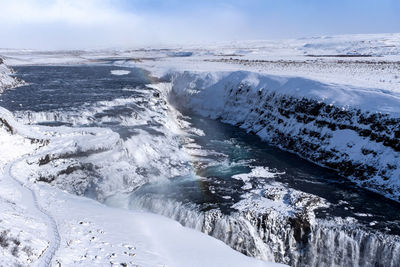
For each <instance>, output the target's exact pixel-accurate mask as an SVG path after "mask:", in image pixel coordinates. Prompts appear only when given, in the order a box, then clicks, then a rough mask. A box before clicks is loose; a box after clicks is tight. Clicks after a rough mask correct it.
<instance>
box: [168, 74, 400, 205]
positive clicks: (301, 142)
mask: <svg viewBox="0 0 400 267" xmlns="http://www.w3.org/2000/svg"><path fill="white" fill-rule="evenodd" d="M164 78H165V79H169V80H171V82H172V84H173V87H172V97H171V98H172V99H173V100H174V101H175V102H177V103H178V105H181V106H183V107H185V108H189V109H191V110H193V111H194V112H197V113H199V114H201V115H204V116H208V117H211V118H217V119H221V120H222V121H224V122H227V123H230V124H234V125H239V126H240V127H242V128H245V129H247V130H248V131H249V132H253V133H256V134H257V135H259V136H260V137H261V138H262V139H264V140H266V141H268V142H270V143H272V144H275V145H277V146H279V147H281V148H283V149H285V150H289V151H292V152H295V153H297V154H298V155H300V156H302V157H304V158H307V159H309V160H311V161H313V162H315V163H318V164H320V165H323V166H327V167H330V168H333V169H336V170H338V171H340V172H341V173H342V174H344V175H345V176H348V177H350V178H351V179H352V180H353V181H355V182H357V183H358V184H359V185H360V186H362V187H365V188H367V189H370V190H373V191H376V192H378V193H380V194H383V195H385V196H387V197H389V198H391V199H394V200H396V201H400V164H399V162H400V161H399V156H400V153H399V152H400V97H399V96H398V95H397V94H395V93H392V92H388V91H384V90H379V89H375V90H374V89H363V88H357V87H350V86H342V85H333V84H323V83H320V82H316V81H312V80H308V79H304V78H294V77H282V76H270V75H261V74H256V73H252V72H245V71H237V72H214V73H210V72H175V73H171V74H169V75H167V76H165V77H164Z"/></svg>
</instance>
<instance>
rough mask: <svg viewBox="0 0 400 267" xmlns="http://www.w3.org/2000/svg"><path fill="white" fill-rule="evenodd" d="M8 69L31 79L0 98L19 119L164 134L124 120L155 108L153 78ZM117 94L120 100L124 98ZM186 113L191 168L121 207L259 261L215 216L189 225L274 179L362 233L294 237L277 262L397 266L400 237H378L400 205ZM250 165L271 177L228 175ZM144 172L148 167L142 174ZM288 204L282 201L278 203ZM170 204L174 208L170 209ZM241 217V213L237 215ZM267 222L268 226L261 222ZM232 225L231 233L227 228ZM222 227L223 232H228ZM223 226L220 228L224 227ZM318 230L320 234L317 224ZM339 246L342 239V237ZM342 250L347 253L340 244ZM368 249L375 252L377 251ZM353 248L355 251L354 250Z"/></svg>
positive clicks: (390, 230) (394, 221) (389, 229)
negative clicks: (166, 220)
mask: <svg viewBox="0 0 400 267" xmlns="http://www.w3.org/2000/svg"><path fill="white" fill-rule="evenodd" d="M115 69H118V70H129V71H130V73H129V74H127V75H112V74H111V71H112V70H115ZM15 70H16V71H17V76H18V77H20V78H22V79H23V80H25V81H26V82H28V83H29V85H27V86H23V87H19V88H16V89H14V90H9V91H6V92H5V93H3V94H2V95H0V105H1V106H3V107H5V108H7V109H8V110H10V111H12V112H14V113H15V114H16V115H17V116H18V117H20V118H21V119H22V120H25V121H26V122H31V123H39V124H46V125H53V126H57V125H70V126H100V127H107V128H111V129H112V130H113V131H116V132H118V133H119V134H120V136H121V139H124V140H127V139H129V138H135V136H139V135H140V133H141V131H145V132H146V133H147V134H148V135H150V136H157V137H161V138H162V137H163V136H164V133H163V132H162V131H161V130H160V129H161V128H160V127H159V124H160V123H161V122H160V120H157V119H155V117H156V116H155V115H154V116H153V115H152V116H149V118H148V119H147V121H145V124H141V125H131V124H129V123H126V121H127V120H129V119H131V117H136V116H139V117H140V116H141V115H142V114H144V113H146V112H148V110H151V111H152V112H154V110H153V109H155V108H157V107H158V106H157V104H156V105H155V106H151V107H149V105H148V103H150V102H151V100H152V98H159V97H160V96H159V94H158V92H156V91H154V92H153V91H150V92H148V91H149V90H151V89H149V88H146V87H145V84H148V83H151V82H152V81H153V79H151V78H150V77H149V76H148V73H146V72H145V71H143V70H140V69H127V68H120V67H118V68H117V67H113V66H108V65H97V66H94V65H93V66H92V65H88V66H24V67H15ZM116 99H119V102H115V100H116ZM121 99H125V100H126V101H121ZM128 100H129V101H128ZM113 101H114V102H115V103H114V102H113ZM160 101H162V100H160ZM103 102H107V103H114V104H113V105H111V106H109V107H107V108H103V109H99V108H98V106H99V103H103ZM94 107H96V108H94ZM160 109H161V106H160ZM88 114H89V115H88ZM151 114H152V113H151ZM184 115H185V117H184V118H183V119H184V120H185V121H186V122H187V123H190V124H191V126H190V127H191V128H193V129H200V130H201V131H202V132H203V134H199V135H196V134H190V135H189V136H190V138H191V141H190V142H189V143H188V142H186V143H185V142H183V141H182V149H188V151H191V152H190V153H192V155H191V160H190V161H188V162H187V163H185V165H188V166H191V168H192V169H193V173H192V174H191V175H187V174H185V175H182V176H179V175H174V177H168V178H171V179H170V180H169V181H167V182H166V181H165V180H162V181H160V182H157V181H154V180H152V182H151V183H147V184H145V185H144V186H141V187H140V188H139V189H137V190H134V191H133V192H130V193H128V194H127V193H126V192H125V193H124V194H121V195H123V197H121V195H118V194H116V198H118V199H120V200H119V201H125V202H127V203H128V204H127V205H126V206H127V207H130V208H142V209H146V210H150V211H153V212H157V213H160V214H164V215H166V216H170V217H173V218H174V219H177V220H178V221H180V222H181V223H182V224H184V225H186V226H189V227H194V228H196V229H199V230H201V231H204V232H207V233H208V234H211V235H213V236H215V237H217V238H219V239H221V240H223V241H224V242H226V243H227V244H228V245H230V246H232V247H233V248H235V249H237V250H239V251H241V252H243V253H246V254H248V255H252V256H259V257H263V255H261V256H260V252H258V251H259V250H260V251H261V250H262V249H261V248H257V249H258V250H257V249H255V248H254V246H257V245H254V244H250V245H248V246H249V247H248V248H247V247H246V245H245V244H242V243H240V244H239V245H238V244H237V241H235V240H233V237H234V235H232V236H230V237H229V239H228V238H227V237H226V236H225V233H217V232H218V231H216V228H217V223H215V221H213V223H214V226H209V225H208V226H209V227H211V228H212V227H214V228H212V229H211V230H210V229H208V230H207V229H206V230H205V227H204V225H205V224H207V220H206V219H204V218H205V217H202V220H203V222H202V224H203V226H198V225H197V224H196V223H197V222H194V223H193V221H195V220H196V217H195V216H194V215H193V214H210V212H212V211H218V212H219V214H222V215H218V216H219V217H221V216H226V218H231V217H232V218H233V219H232V220H236V219H237V220H239V219H238V218H239V217H240V216H241V215H238V214H239V213H238V209H237V206H235V204H237V203H238V202H240V201H242V200H243V199H245V198H246V197H248V198H250V197H254V195H257V194H260V192H262V190H261V191H257V192H255V191H254V189H255V188H258V189H260V188H261V189H262V188H263V186H269V188H270V187H271V182H276V183H279V184H280V185H282V186H283V187H284V188H289V189H293V190H296V191H299V192H305V193H308V194H311V195H314V196H318V197H321V198H322V199H324V200H325V201H326V203H327V204H328V205H329V207H326V206H325V207H319V208H317V209H316V210H315V217H316V218H317V219H321V220H325V221H328V222H329V221H335V220H337V218H341V219H343V220H344V221H346V220H347V221H349V225H348V227H349V228H350V229H351V227H352V226H351V225H352V224H353V222H357V227H356V228H362V231H363V232H362V238H361V237H360V236H361V234H360V233H359V232H354V231H358V229H352V230H351V231H353V232H351V234H349V231H348V230H346V231H344V230H342V229H341V230H335V231H337V232H335V233H332V234H330V237H331V238H332V243H335V242H336V243H335V244H333V245H332V247H330V248H329V249H333V251H331V250H329V249H328V248H327V249H326V251H324V250H323V249H322V248H318V251H317V248H315V247H313V246H312V245H310V244H311V243H313V242H314V241H315V240H314V239H315V238H318V237H315V236H312V237H310V238H309V239H310V240H309V241H307V242H308V243H310V244H308V245H307V244H304V243H307V242H304V241H299V240H298V239H296V241H293V240H292V241H293V242H299V243H301V246H299V247H298V248H297V250H296V251H295V250H294V249H293V248H283V249H282V248H279V249H280V250H282V251H283V252H282V251H279V252H277V251H276V250H277V249H275V250H274V249H272V250H274V251H272V252H271V253H272V254H274V259H275V260H277V261H280V262H285V263H289V264H291V265H293V266H344V264H351V265H354V266H356V265H360V266H395V265H394V263H396V262H394V261H391V262H390V257H392V258H393V255H395V253H397V252H398V253H400V250H399V247H400V246H399V245H398V244H397V243H394V244H393V243H388V244H387V246H386V247H385V240H384V239H385V238H386V237H387V238H389V237H390V238H391V240H392V239H393V240H397V238H398V236H399V235H400V204H398V203H396V202H393V201H390V200H387V199H385V198H383V197H381V196H379V195H377V194H375V193H372V192H369V191H366V190H363V189H360V188H357V187H355V186H354V184H352V183H351V182H349V181H348V180H346V179H345V178H342V177H340V176H338V175H337V174H336V173H335V172H333V171H330V170H327V169H324V168H321V167H319V166H317V165H315V164H312V163H309V162H307V161H306V160H303V159H301V158H299V157H297V156H295V155H292V154H290V153H287V152H283V151H281V150H279V149H277V148H274V147H271V146H269V145H268V144H267V143H265V142H262V141H261V140H260V139H259V138H258V137H256V136H253V135H250V134H247V133H246V132H245V131H244V130H242V129H239V128H237V127H234V126H231V125H227V124H224V123H221V122H219V121H215V120H210V119H207V118H203V117H199V116H196V115H194V114H184ZM164 156H165V157H169V156H171V155H164ZM167 167H168V166H167ZM256 167H257V168H262V169H264V170H267V172H270V173H272V174H275V175H273V177H272V176H271V177H269V176H268V177H263V175H259V176H260V177H252V178H250V179H248V181H247V180H243V179H234V178H233V177H232V176H234V175H240V174H246V173H249V172H251V170H252V169H253V168H256ZM170 168H171V169H173V168H175V166H173V165H172V163H171V166H170ZM160 170H162V169H160ZM161 172H162V171H161ZM143 173H149V172H148V171H147V170H144V171H143ZM135 175H137V174H135ZM266 181H267V182H266ZM272 185H273V184H272ZM92 197H93V196H92ZM110 199H111V200H110V202H113V204H114V205H115V203H119V202H118V201H115V200H114V199H113V198H110ZM121 199H125V200H121ZM157 201H161V206H160V204H157ZM285 201H286V200H285V199H283V202H285ZM167 202H168V203H172V204H170V205H169V206H168V205H166V204H165V203H167ZM286 202H287V201H286ZM157 205H158V206H157ZM167 209H171V210H172V209H173V211H168V210H167ZM261 215H262V214H261ZM182 216H192V217H193V216H194V217H193V218H189V219H190V220H192V222H188V219H187V218H186V219H183V218H182ZM230 216H231V217H230ZM257 216H259V215H255V216H254V218H256V217H257ZM288 216H290V214H289V215H288ZM199 218H200V217H199ZM349 218H352V219H349ZM242 219H243V218H241V217H240V220H242ZM199 220H200V219H199ZM213 220H214V219H213ZM229 220H231V219H229ZM267 224H268V222H267ZM196 225H197V226H196ZM264 227H267V226H265V225H264ZM276 227H277V228H284V227H286V226H285V225H277V226H276ZM346 227H347V225H344V228H346ZM308 228H309V227H308ZM311 228H312V229H311V230H309V231H310V232H311V234H310V235H312V234H314V232H315V231H317V230H318V229H317V227H315V228H313V227H311ZM229 229H230V230H229V231H232V227H229ZM316 229H317V230H316ZM225 230H226V231H228V228H227V229H225ZM225 230H224V228H222V230H221V231H222V232H223V231H225ZM265 231H266V230H265V229H264V230H263V233H262V234H260V236H261V239H262V238H264V239H263V240H264V243H265V244H264V245H265V246H266V247H271V246H272V247H273V244H270V242H271V241H270V240H267V239H266V238H265V237H262V236H264V235H265ZM290 231H293V230H291V229H289V230H288V233H289V232H290ZM319 231H325V230H320V229H319ZM341 231H342V232H341ZM376 231H378V232H379V237H376V238H375V236H374V238H372V237H371V235H374V233H375V232H376ZM344 233H347V234H349V235H350V236H351V238H353V239H352V243H343V244H341V243H340V242H341V239H340V236H343V235H344ZM319 235H321V236H320V237H319V238H320V239H321V238H323V237H322V236H323V235H322V234H319ZM241 238H242V237H241ZM244 238H246V237H244ZM351 238H350V237H349V238H347V239H351ZM382 238H383V239H382ZM312 240H314V241H312ZM286 241H287V240H286ZM284 242H285V240H283V241H282V243H284ZM318 242H324V240H317V241H315V242H314V243H315V244H314V246H316V247H318V246H320V243H318ZM327 242H328V241H327ZM343 242H348V240H346V241H343ZM357 242H359V243H360V244H357ZM362 242H364V243H365V244H364V243H362ZM244 243H246V242H244ZM361 243H362V244H361ZM349 244H350V245H354V246H356V247H357V246H359V247H360V248H358V249H359V250H360V251H361V252H360V253H358V254H357V253H355V252H351V253H350V252H346V253H347V254H349V256H346V255H347V254H346V253H344V254H346V255H344V254H343V255H342V256H339V258H340V257H343V258H345V257H348V258H349V259H346V260H342V259H339V260H338V259H336V258H334V259H332V261H326V260H325V259H321V260H318V261H315V262H314V261H313V260H311V259H310V257H311V256H314V257H317V255H315V254H317V253H320V254H321V258H323V257H325V258H326V257H328V258H329V257H334V256H332V255H331V256H330V255H329V254H330V253H333V252H334V251H336V249H337V248H339V247H344V246H350V245H349ZM306 245H307V246H306ZM282 246H285V245H282ZM304 246H305V247H304ZM352 249H354V248H352ZM345 250H346V251H348V250H351V249H349V248H345ZM355 250H357V248H356V249H355ZM367 250H371V253H367V254H368V255H367V256H365V255H366V252H365V251H367ZM304 251H306V252H304ZM338 251H339V249H338ZM373 251H375V252H373ZM376 251H377V252H376ZM307 253H308V254H307ZM373 253H377V254H379V256H377V255H375V254H373ZM354 254H357V255H356V256H354ZM310 255H311V256H310ZM266 257H267V256H266ZM368 257H371V258H368ZM380 257H381V258H382V259H381V258H380ZM384 257H387V258H388V257H389V262H387V263H386V264H385V263H384V264H379V261H383V258H384Z"/></svg>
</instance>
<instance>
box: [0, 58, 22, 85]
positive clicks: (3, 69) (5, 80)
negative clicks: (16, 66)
mask: <svg viewBox="0 0 400 267" xmlns="http://www.w3.org/2000/svg"><path fill="white" fill-rule="evenodd" d="M11 74H13V69H12V68H10V67H8V66H7V65H5V64H4V61H3V59H2V58H1V57H0V93H2V92H4V91H5V90H7V89H10V88H13V87H16V86H20V85H23V84H24V82H23V81H22V80H20V79H18V78H15V77H11V76H10V75H11Z"/></svg>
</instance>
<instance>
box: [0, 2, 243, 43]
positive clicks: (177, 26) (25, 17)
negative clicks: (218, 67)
mask: <svg viewBox="0 0 400 267" xmlns="http://www.w3.org/2000/svg"><path fill="white" fill-rule="evenodd" d="M0 10H1V11H0V34H1V36H3V37H2V38H1V39H0V47H14V48H42V49H60V48H67V49H72V48H95V47H111V46H112V47H132V46H140V45H150V44H154V45H160V44H169V43H182V42H204V41H215V40H223V39H226V40H227V39H234V38H236V37H235V36H237V35H238V31H240V30H243V31H245V30H246V29H248V28H250V27H249V25H248V24H247V21H246V18H245V17H244V16H243V14H241V12H239V11H238V10H235V9H233V8H230V7H226V6H219V7H212V6H208V7H204V8H197V9H196V10H191V11H188V10H185V11H184V12H183V11H182V12H174V13H168V12H166V13H163V12H162V10H157V12H149V11H143V10H141V11H138V10H136V9H135V8H134V6H133V7H132V6H131V7H129V8H128V7H126V6H124V1H122V0H114V1H111V0H69V1H67V0H12V1H10V0H0ZM135 10H136V11H135ZM4 36H7V37H6V38H4Z"/></svg>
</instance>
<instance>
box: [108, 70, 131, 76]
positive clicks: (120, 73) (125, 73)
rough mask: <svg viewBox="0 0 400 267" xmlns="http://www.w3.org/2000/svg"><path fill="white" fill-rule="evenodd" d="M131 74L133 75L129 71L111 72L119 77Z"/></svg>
mask: <svg viewBox="0 0 400 267" xmlns="http://www.w3.org/2000/svg"><path fill="white" fill-rule="evenodd" d="M129 73H131V72H130V71H129V70H112V71H111V74H113V75H118V76H122V75H127V74H129Z"/></svg>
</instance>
